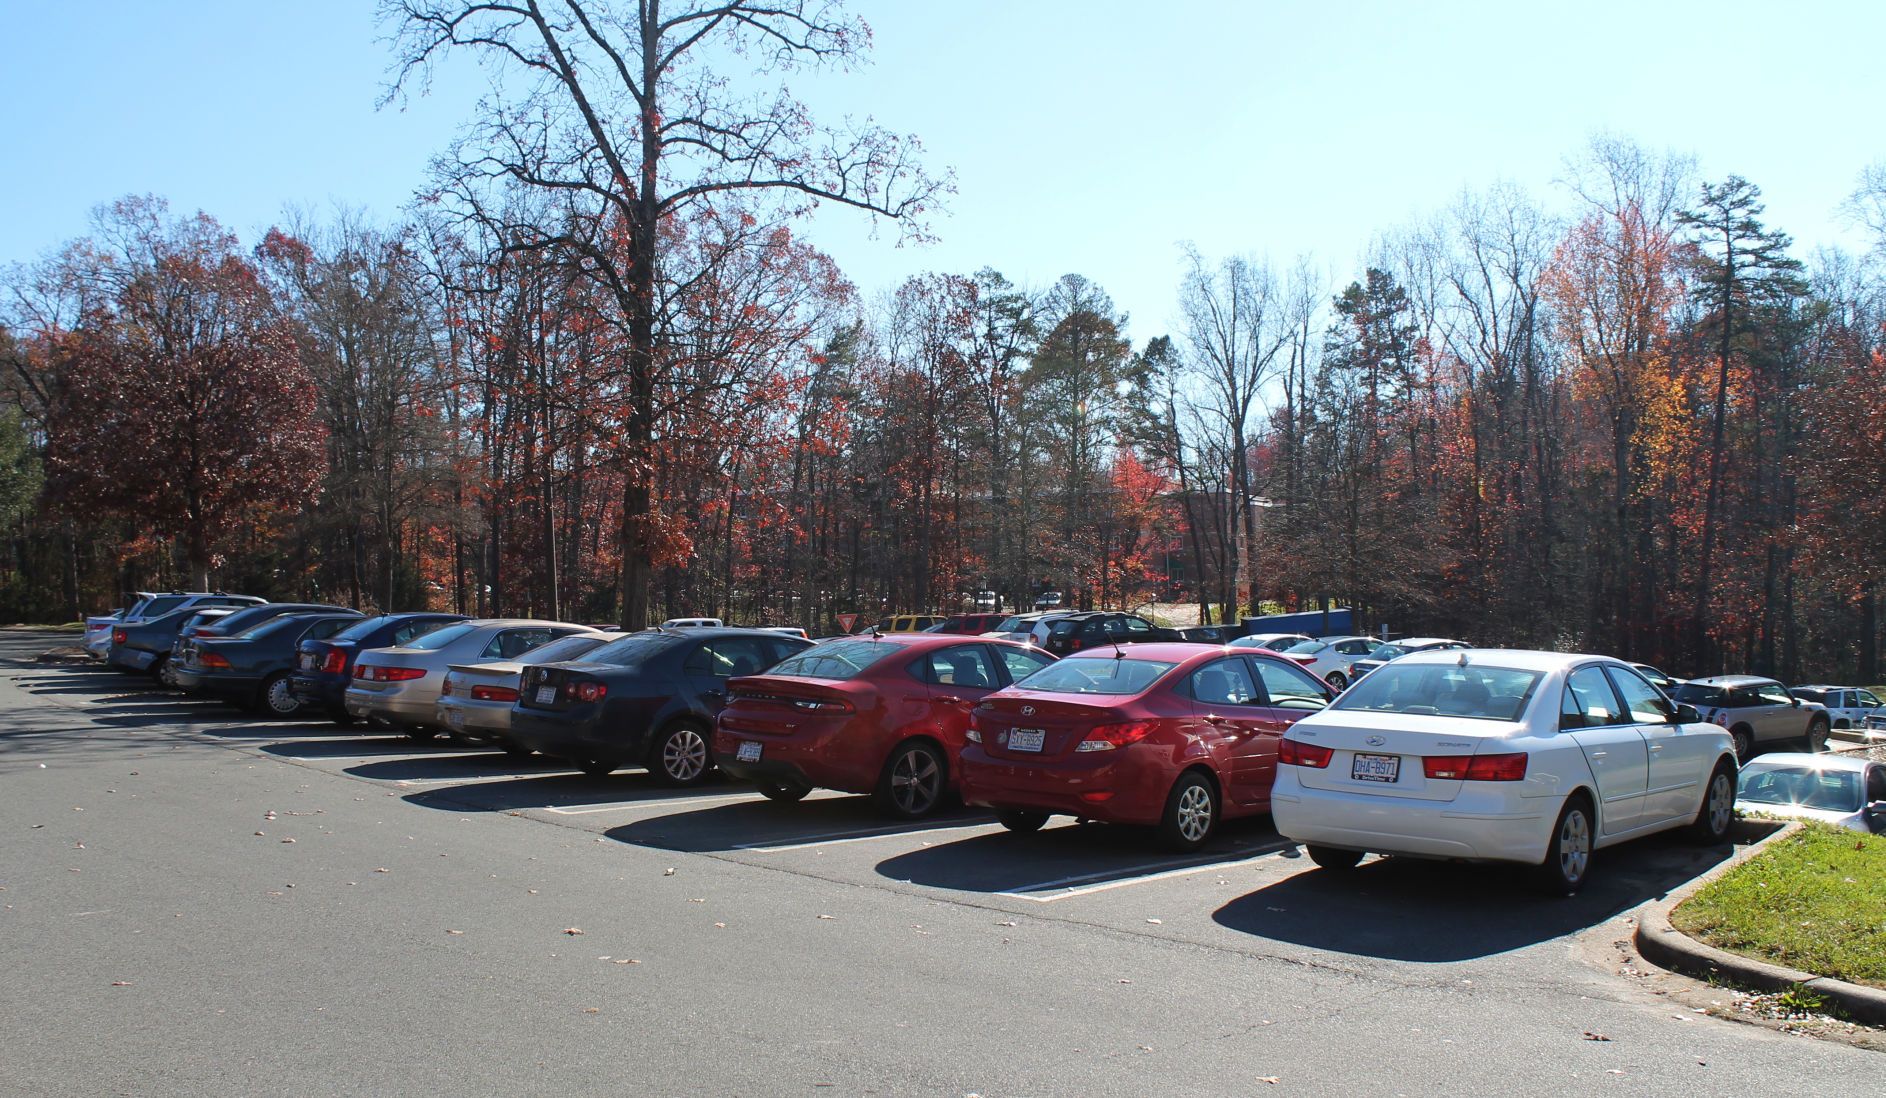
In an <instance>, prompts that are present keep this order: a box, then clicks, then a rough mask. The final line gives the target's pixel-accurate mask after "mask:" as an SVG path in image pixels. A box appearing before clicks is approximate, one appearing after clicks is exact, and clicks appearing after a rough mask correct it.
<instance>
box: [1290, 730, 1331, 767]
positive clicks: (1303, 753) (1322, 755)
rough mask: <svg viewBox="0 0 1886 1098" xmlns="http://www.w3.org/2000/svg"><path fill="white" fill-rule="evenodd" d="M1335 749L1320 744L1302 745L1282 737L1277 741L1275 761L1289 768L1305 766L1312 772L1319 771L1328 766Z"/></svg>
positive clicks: (1302, 743)
mask: <svg viewBox="0 0 1886 1098" xmlns="http://www.w3.org/2000/svg"><path fill="white" fill-rule="evenodd" d="M1335 753H1336V752H1335V749H1333V748H1328V747H1324V746H1323V745H1322V744H1316V743H1304V742H1303V741H1302V740H1293V739H1290V738H1289V737H1287V736H1286V737H1284V738H1283V739H1281V740H1278V741H1277V761H1278V762H1280V763H1285V764H1287V765H1290V766H1307V767H1309V768H1311V769H1312V770H1321V769H1323V768H1324V767H1326V766H1328V765H1329V760H1330V756H1332V755H1334V754H1335Z"/></svg>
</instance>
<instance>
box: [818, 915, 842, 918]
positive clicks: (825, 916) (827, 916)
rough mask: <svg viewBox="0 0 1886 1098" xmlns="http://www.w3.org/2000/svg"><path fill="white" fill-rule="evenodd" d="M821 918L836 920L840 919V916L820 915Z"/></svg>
mask: <svg viewBox="0 0 1886 1098" xmlns="http://www.w3.org/2000/svg"><path fill="white" fill-rule="evenodd" d="M819 918H821V919H836V918H838V916H836V915H820V916H819Z"/></svg>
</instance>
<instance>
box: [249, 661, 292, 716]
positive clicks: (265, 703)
mask: <svg viewBox="0 0 1886 1098" xmlns="http://www.w3.org/2000/svg"><path fill="white" fill-rule="evenodd" d="M255 707H256V709H257V710H258V711H259V712H260V713H261V714H262V715H263V716H266V717H292V716H294V715H295V713H296V712H298V711H299V710H300V709H301V699H300V698H297V697H295V691H294V688H293V687H292V686H291V685H290V684H289V682H288V672H286V671H277V672H276V673H275V674H273V675H270V676H269V677H268V678H266V679H263V680H262V685H261V687H260V688H259V689H257V690H256V692H255Z"/></svg>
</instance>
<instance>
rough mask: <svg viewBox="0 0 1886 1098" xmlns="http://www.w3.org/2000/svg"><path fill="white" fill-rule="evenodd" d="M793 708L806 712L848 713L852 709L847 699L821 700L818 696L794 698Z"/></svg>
mask: <svg viewBox="0 0 1886 1098" xmlns="http://www.w3.org/2000/svg"><path fill="white" fill-rule="evenodd" d="M792 707H793V708H794V709H803V710H805V711H806V712H808V713H849V712H851V711H852V709H851V703H850V702H848V701H836V700H823V699H819V698H794V699H793V700H792Z"/></svg>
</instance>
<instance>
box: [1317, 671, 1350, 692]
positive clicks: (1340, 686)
mask: <svg viewBox="0 0 1886 1098" xmlns="http://www.w3.org/2000/svg"><path fill="white" fill-rule="evenodd" d="M1323 681H1324V682H1327V683H1329V684H1330V685H1331V686H1333V687H1335V688H1336V689H1337V691H1338V692H1341V691H1343V690H1346V689H1348V687H1349V677H1348V676H1347V675H1344V674H1343V673H1342V672H1341V671H1331V672H1330V673H1329V674H1328V675H1327V676H1325V677H1324V679H1323Z"/></svg>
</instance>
